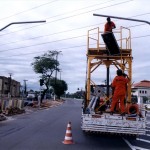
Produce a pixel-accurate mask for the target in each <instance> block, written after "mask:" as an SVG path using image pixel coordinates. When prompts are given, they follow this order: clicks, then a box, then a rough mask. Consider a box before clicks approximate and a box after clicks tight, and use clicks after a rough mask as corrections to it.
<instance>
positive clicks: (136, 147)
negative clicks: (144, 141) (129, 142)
mask: <svg viewBox="0 0 150 150" xmlns="http://www.w3.org/2000/svg"><path fill="white" fill-rule="evenodd" d="M134 148H135V149H136V150H149V149H146V148H143V147H138V146H134Z"/></svg>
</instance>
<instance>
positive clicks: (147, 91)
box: [132, 80, 150, 103]
mask: <svg viewBox="0 0 150 150" xmlns="http://www.w3.org/2000/svg"><path fill="white" fill-rule="evenodd" d="M132 92H133V94H134V95H137V97H138V103H141V102H142V101H143V99H142V98H143V97H147V98H150V81H148V80H143V81H140V82H138V83H135V84H133V87H132Z"/></svg>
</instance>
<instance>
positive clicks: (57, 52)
mask: <svg viewBox="0 0 150 150" xmlns="http://www.w3.org/2000/svg"><path fill="white" fill-rule="evenodd" d="M61 52H62V51H56V63H57V60H58V54H59V53H61ZM56 80H57V64H56V68H55V87H56ZM55 99H56V95H55V93H54V100H55Z"/></svg>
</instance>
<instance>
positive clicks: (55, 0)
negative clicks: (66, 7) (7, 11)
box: [0, 0, 58, 20]
mask: <svg viewBox="0 0 150 150" xmlns="http://www.w3.org/2000/svg"><path fill="white" fill-rule="evenodd" d="M57 1H58V0H54V1H51V2H48V3H45V4H41V5H39V6H36V7H33V8H31V9H27V10H24V11H21V12H18V13H16V14H13V15H10V16H8V17H5V18H1V19H0V20H5V19H8V18H11V17H14V16H17V15H20V14H22V13H25V12H28V11H32V10H33V9H37V8H39V7H42V6H45V5H48V4H51V3H54V2H57Z"/></svg>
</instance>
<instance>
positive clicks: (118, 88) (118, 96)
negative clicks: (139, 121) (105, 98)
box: [110, 69, 129, 115]
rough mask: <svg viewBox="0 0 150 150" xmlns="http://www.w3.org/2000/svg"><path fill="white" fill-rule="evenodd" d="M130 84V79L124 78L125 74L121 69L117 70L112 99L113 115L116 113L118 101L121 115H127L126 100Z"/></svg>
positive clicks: (111, 109)
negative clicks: (127, 88) (127, 87)
mask: <svg viewBox="0 0 150 150" xmlns="http://www.w3.org/2000/svg"><path fill="white" fill-rule="evenodd" d="M128 82H129V78H128V76H127V78H125V77H124V76H123V72H122V70H121V69H118V70H117V76H116V77H115V78H114V80H113V82H112V88H113V89H114V94H113V98H112V103H111V108H110V111H111V114H113V112H114V108H115V106H116V104H117V103H118V101H119V100H120V109H121V115H124V114H125V106H124V99H125V96H126V85H127V83H128Z"/></svg>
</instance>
